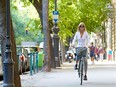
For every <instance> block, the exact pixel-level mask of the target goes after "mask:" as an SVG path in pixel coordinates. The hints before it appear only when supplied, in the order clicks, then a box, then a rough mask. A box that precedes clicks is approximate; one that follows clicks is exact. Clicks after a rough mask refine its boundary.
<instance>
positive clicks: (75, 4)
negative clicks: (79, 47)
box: [50, 0, 110, 42]
mask: <svg viewBox="0 0 116 87" xmlns="http://www.w3.org/2000/svg"><path fill="white" fill-rule="evenodd" d="M109 2H110V0H70V1H69V0H58V11H59V13H60V15H59V23H58V25H59V27H60V32H59V36H60V37H61V39H62V40H63V41H64V42H66V40H67V38H70V37H72V36H73V35H74V34H75V32H76V31H77V26H78V24H79V23H80V22H84V23H85V24H86V27H87V30H88V32H99V31H100V32H102V27H101V24H102V22H103V21H104V20H105V19H106V17H107V9H106V4H107V3H109ZM50 4H51V5H50V6H51V7H50V8H51V9H52V11H53V6H54V5H53V4H54V3H53V2H52V1H51V2H50ZM50 13H52V12H50Z"/></svg>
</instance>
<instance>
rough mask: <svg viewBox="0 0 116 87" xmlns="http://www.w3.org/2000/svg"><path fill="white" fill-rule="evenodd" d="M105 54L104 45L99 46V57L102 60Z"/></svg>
mask: <svg viewBox="0 0 116 87" xmlns="http://www.w3.org/2000/svg"><path fill="white" fill-rule="evenodd" d="M103 56H104V49H103V48H102V47H100V48H99V58H100V60H101V61H103Z"/></svg>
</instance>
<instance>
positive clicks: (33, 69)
mask: <svg viewBox="0 0 116 87" xmlns="http://www.w3.org/2000/svg"><path fill="white" fill-rule="evenodd" d="M35 60H36V59H35V53H33V72H34V74H35Z"/></svg>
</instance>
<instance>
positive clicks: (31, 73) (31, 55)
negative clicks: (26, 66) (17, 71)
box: [30, 53, 33, 76]
mask: <svg viewBox="0 0 116 87" xmlns="http://www.w3.org/2000/svg"><path fill="white" fill-rule="evenodd" d="M32 58H33V54H32V53H30V75H31V76H32V75H33V72H32V70H33V61H32Z"/></svg>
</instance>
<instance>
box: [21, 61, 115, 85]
mask: <svg viewBox="0 0 116 87" xmlns="http://www.w3.org/2000/svg"><path fill="white" fill-rule="evenodd" d="M73 66H74V63H71V64H69V63H65V64H64V65H62V67H61V68H58V69H53V70H52V72H47V73H46V72H39V73H36V74H34V75H33V76H30V75H29V74H27V75H21V82H22V87H116V63H115V62H113V63H112V62H108V63H106V62H105V63H104V62H103V63H102V62H101V63H99V62H98V63H96V65H90V64H89V68H88V81H84V83H83V85H82V86H81V85H80V79H79V78H78V74H77V70H74V69H73Z"/></svg>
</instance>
